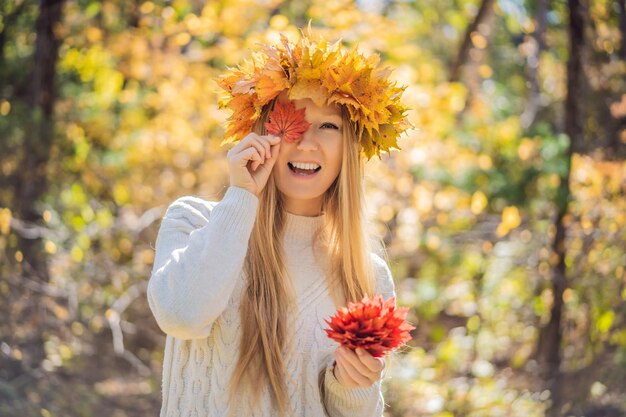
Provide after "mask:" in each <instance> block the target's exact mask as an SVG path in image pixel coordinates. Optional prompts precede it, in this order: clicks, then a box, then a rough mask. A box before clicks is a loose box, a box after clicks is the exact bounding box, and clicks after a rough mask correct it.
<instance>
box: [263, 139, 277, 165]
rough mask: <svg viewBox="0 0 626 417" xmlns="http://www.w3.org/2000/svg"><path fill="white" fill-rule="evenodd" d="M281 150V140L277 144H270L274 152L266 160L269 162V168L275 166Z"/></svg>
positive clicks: (271, 150)
mask: <svg viewBox="0 0 626 417" xmlns="http://www.w3.org/2000/svg"><path fill="white" fill-rule="evenodd" d="M279 150H280V142H278V143H277V144H276V145H271V146H270V153H271V154H272V156H271V157H270V158H269V159H268V160H267V161H265V163H266V164H268V168H271V167H273V166H274V164H275V163H276V160H277V159H278V153H279Z"/></svg>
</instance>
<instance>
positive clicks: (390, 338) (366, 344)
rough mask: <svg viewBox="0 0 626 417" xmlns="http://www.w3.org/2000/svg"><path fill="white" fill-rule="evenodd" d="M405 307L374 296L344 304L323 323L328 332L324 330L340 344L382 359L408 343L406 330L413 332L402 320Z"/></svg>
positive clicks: (392, 299) (390, 300) (379, 296)
mask: <svg viewBox="0 0 626 417" xmlns="http://www.w3.org/2000/svg"><path fill="white" fill-rule="evenodd" d="M408 311H409V309H408V307H396V299H395V297H392V298H389V299H388V300H387V301H384V300H383V297H382V295H380V294H377V295H376V296H375V297H374V298H369V297H368V296H367V294H366V295H365V297H364V298H363V300H362V301H360V302H357V303H353V302H348V307H347V308H346V307H342V308H340V309H339V310H337V312H336V313H335V315H333V316H332V317H331V318H330V321H329V320H324V321H325V322H326V323H327V324H328V325H329V326H330V329H324V330H325V331H326V334H327V335H328V337H330V338H331V339H333V340H334V341H336V342H339V343H341V345H343V346H346V347H349V348H350V349H353V350H354V349H356V348H358V347H360V348H362V349H365V350H366V351H368V352H369V353H370V354H371V355H372V356H374V357H377V358H378V357H381V356H384V355H385V353H387V352H388V351H391V350H394V349H396V348H398V347H400V346H401V345H402V344H404V343H405V342H407V341H409V340H411V335H410V334H409V331H410V330H413V329H415V326H412V325H411V324H409V323H408V322H406V321H405V320H404V319H405V317H406V315H407V313H408Z"/></svg>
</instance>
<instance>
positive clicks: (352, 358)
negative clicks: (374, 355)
mask: <svg viewBox="0 0 626 417" xmlns="http://www.w3.org/2000/svg"><path fill="white" fill-rule="evenodd" d="M339 351H340V352H341V354H342V355H343V356H344V357H345V359H346V360H347V361H348V362H349V363H350V365H352V367H353V368H354V369H355V370H356V371H357V372H359V373H360V374H361V375H363V376H364V377H366V378H368V379H373V378H375V379H377V378H378V372H374V371H372V370H370V369H369V368H368V367H367V366H365V365H364V364H363V363H362V362H361V359H359V357H358V356H357V354H356V353H354V352H353V351H352V350H351V349H346V348H341V349H339Z"/></svg>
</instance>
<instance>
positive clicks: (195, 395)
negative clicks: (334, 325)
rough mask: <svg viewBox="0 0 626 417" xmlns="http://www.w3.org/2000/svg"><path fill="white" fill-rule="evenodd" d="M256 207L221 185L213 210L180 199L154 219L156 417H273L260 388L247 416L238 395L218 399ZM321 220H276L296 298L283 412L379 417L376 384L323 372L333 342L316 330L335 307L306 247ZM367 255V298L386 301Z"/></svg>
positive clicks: (386, 279)
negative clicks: (372, 283) (356, 383)
mask: <svg viewBox="0 0 626 417" xmlns="http://www.w3.org/2000/svg"><path fill="white" fill-rule="evenodd" d="M258 205H259V199H258V197H257V196H256V195H254V194H253V193H251V192H249V191H247V190H245V189H243V188H239V187H236V186H230V187H229V188H228V189H227V191H226V193H225V195H224V197H223V199H222V200H221V201H220V202H213V201H206V200H203V199H201V198H198V197H192V196H185V197H181V198H179V199H177V200H176V201H174V202H173V203H172V204H171V205H170V206H169V207H168V209H167V211H166V213H165V216H164V217H163V221H162V222H161V227H160V229H159V233H158V236H157V239H156V245H155V249H156V254H155V260H154V267H153V269H152V275H151V277H150V280H149V282H148V292H147V297H148V302H149V305H150V309H151V310H152V313H153V315H154V317H155V319H156V321H157V324H158V325H159V327H160V328H161V330H162V331H163V332H164V333H165V334H166V341H165V352H164V358H163V381H162V400H163V401H162V406H161V413H160V417H181V416H183V417H188V416H189V417H207V416H225V415H226V414H227V412H228V411H229V406H230V407H235V410H234V411H235V415H237V416H241V417H244V416H245V417H250V416H259V417H261V416H263V417H270V416H274V415H276V412H275V411H274V410H273V408H272V404H271V401H270V395H269V392H268V389H267V388H265V389H264V390H263V391H262V397H261V402H260V405H259V406H257V407H255V408H252V407H251V405H250V404H249V401H248V398H247V396H243V395H242V397H241V401H238V402H237V404H228V403H227V398H228V397H227V395H226V393H227V388H228V381H229V379H230V376H231V375H232V373H233V371H234V369H235V363H236V361H237V358H238V355H239V340H240V336H241V323H240V317H239V299H240V296H241V292H242V290H243V288H244V282H245V276H244V273H243V265H244V259H245V256H246V252H247V248H248V241H249V238H250V235H251V233H252V228H253V226H254V222H255V217H256V212H257V208H258ZM323 216H324V215H321V216H317V217H307V216H299V215H294V214H291V213H287V217H286V224H285V236H284V241H283V247H284V249H285V255H286V264H287V265H286V267H287V271H288V273H289V276H290V277H291V279H292V280H293V286H294V289H295V291H296V296H297V300H298V308H297V311H296V312H295V313H294V315H293V317H291V318H290V319H291V320H293V321H292V322H290V323H291V325H293V328H294V329H296V330H295V331H296V334H295V335H294V338H295V339H294V344H293V345H294V348H293V349H292V350H290V351H289V353H288V354H287V355H286V367H287V369H286V370H287V374H288V376H289V378H288V381H287V386H288V389H289V396H290V401H291V406H292V408H293V412H294V415H295V416H307V417H316V416H320V417H323V416H330V417H352V416H354V417H356V416H358V417H380V416H382V414H383V409H384V399H383V395H382V391H381V381H378V382H376V383H374V384H373V385H372V386H370V387H367V388H347V387H344V386H343V385H341V384H340V383H339V382H338V381H337V379H335V377H334V376H333V373H332V366H333V362H334V360H335V357H334V351H335V349H336V348H337V346H338V344H337V342H335V341H333V340H331V339H329V338H328V337H327V336H326V333H325V332H324V330H323V329H324V328H326V327H327V325H326V323H325V322H324V319H326V318H329V317H330V316H331V315H332V314H334V313H335V311H336V306H335V305H334V302H333V301H332V298H331V296H330V289H329V287H328V284H327V280H326V279H325V277H324V273H323V271H322V269H321V268H320V267H319V265H318V264H317V263H316V261H315V258H314V255H313V250H312V247H311V240H312V235H313V232H314V231H315V230H316V229H317V228H319V227H320V226H321V225H322V224H323V221H324V217H323ZM371 257H372V261H373V263H374V265H375V269H376V275H377V284H376V292H377V293H381V294H383V298H384V299H388V298H390V297H393V296H395V290H394V284H393V280H392V276H391V272H390V270H389V267H388V265H387V263H386V262H385V261H384V260H383V259H382V258H381V257H380V256H378V255H377V254H374V253H372V254H371ZM331 285H333V286H335V285H338V281H337V280H335V281H332V284H331Z"/></svg>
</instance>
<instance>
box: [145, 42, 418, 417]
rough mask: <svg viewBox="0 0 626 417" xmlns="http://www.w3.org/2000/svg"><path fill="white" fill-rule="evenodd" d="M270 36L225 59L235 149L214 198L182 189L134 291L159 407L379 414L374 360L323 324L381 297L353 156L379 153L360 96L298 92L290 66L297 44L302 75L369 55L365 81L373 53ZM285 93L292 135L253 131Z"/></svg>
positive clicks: (382, 281) (382, 270) (383, 284)
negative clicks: (272, 43) (144, 316)
mask: <svg viewBox="0 0 626 417" xmlns="http://www.w3.org/2000/svg"><path fill="white" fill-rule="evenodd" d="M283 43H284V46H285V47H284V48H282V49H281V48H278V49H277V48H274V47H270V48H268V49H266V54H267V55H266V59H265V60H264V61H262V62H257V63H256V65H255V66H253V67H251V68H250V73H246V72H245V71H246V70H241V69H239V70H237V71H236V72H235V73H234V74H233V75H232V76H231V78H224V79H223V80H222V82H221V85H222V86H223V87H224V88H226V90H227V91H228V92H229V94H230V97H231V100H230V101H229V104H231V105H232V106H239V107H238V110H237V111H234V114H233V116H232V117H231V118H230V119H229V129H228V130H227V136H229V135H230V136H229V137H230V138H231V141H236V140H238V143H237V144H236V145H235V146H233V147H232V148H231V149H230V150H229V151H228V153H227V159H228V167H229V178H230V186H229V187H228V189H227V190H226V193H225V194H224V197H223V198H222V199H221V201H219V202H213V201H206V200H203V199H201V198H198V197H193V196H185V197H181V198H179V199H177V200H176V201H174V202H173V203H172V204H171V205H170V206H169V208H168V209H167V211H166V213H165V216H164V218H163V221H162V223H161V227H160V229H159V233H158V236H157V240H156V255H155V261H154V268H153V272H152V275H151V277H150V280H149V283H148V294H147V296H148V301H149V305H150V308H151V310H152V312H153V314H154V316H155V319H156V321H157V323H158V325H159V327H160V328H161V329H162V330H163V332H165V333H166V335H167V337H166V345H165V353H164V363H163V386H162V389H163V404H162V409H161V417H170V416H172V417H174V416H176V417H178V416H198V417H203V416H226V415H230V416H246V417H249V416H267V417H270V416H278V415H287V416H311V417H315V416H320V417H321V416H325V415H326V416H331V417H349V416H359V417H368V416H372V417H373V416H376V417H380V416H382V413H383V408H384V399H383V396H382V392H381V377H382V375H383V372H384V368H385V361H384V359H382V358H375V357H373V356H372V355H370V354H369V353H368V352H367V351H364V350H361V349H357V351H352V350H350V349H345V348H338V344H337V343H336V342H334V341H333V340H331V339H329V338H328V337H327V335H326V334H325V332H324V328H327V327H328V326H327V325H326V323H325V322H324V319H329V317H330V316H331V315H333V314H334V313H335V311H336V310H337V308H339V307H341V306H345V305H346V304H347V301H359V300H361V298H362V297H363V296H364V295H365V294H369V295H373V294H382V295H383V298H384V299H388V298H390V297H394V296H395V292H394V284H393V280H392V276H391V273H390V270H389V267H388V265H387V263H386V261H385V260H384V259H383V258H382V257H381V256H379V255H378V254H376V253H375V252H374V251H373V250H372V244H371V239H370V237H369V236H367V233H366V231H365V230H366V228H365V226H364V224H365V219H364V213H365V210H364V209H365V206H364V196H363V182H362V181H363V172H364V171H363V165H364V162H365V161H364V158H363V156H364V154H366V153H364V150H370V151H371V150H372V149H375V150H381V149H382V150H386V149H388V147H387V148H385V146H384V145H381V143H382V140H381V141H380V142H378V143H376V141H375V139H376V138H377V136H375V134H372V133H371V132H370V131H368V130H367V123H368V120H367V119H365V118H359V114H360V113H358V112H359V111H363V110H366V109H361V108H356V107H357V106H358V105H361V106H362V105H363V102H364V101H365V98H366V97H365V96H361V97H360V96H358V94H356V93H354V94H352V95H351V96H350V97H347V94H345V95H344V94H341V95H337V96H334V97H335V98H336V99H335V100H332V99H326V100H321V99H320V95H319V94H312V95H311V97H312V98H311V97H305V95H306V94H310V93H311V90H310V89H304V90H303V89H302V88H300V87H301V86H300V87H299V86H298V84H297V81H295V80H296V78H297V77H295V75H297V73H298V71H299V70H300V69H303V68H309V69H310V68H314V67H313V66H311V65H309V66H307V65H306V62H307V56H305V52H303V51H306V54H309V55H310V56H313V54H314V53H315V52H317V53H318V54H319V55H318V57H321V56H323V57H324V59H322V60H321V61H320V60H319V59H318V61H316V62H317V65H325V67H324V68H325V72H321V73H317V74H325V75H324V76H329V74H330V73H332V71H336V70H337V69H341V67H342V65H344V63H345V62H346V59H347V58H348V57H352V63H353V64H354V65H357V64H359V63H361V64H363V63H366V64H367V65H369V67H367V66H363V65H361V66H360V69H361V70H363V69H365V70H367V69H368V68H369V72H368V74H369V75H370V76H371V77H372V78H373V77H375V76H376V75H377V74H379V75H382V74H385V75H386V73H382V72H381V73H378V72H376V70H374V71H373V70H372V68H373V67H374V66H375V63H374V61H373V60H372V59H371V58H363V57H362V56H361V55H358V54H357V53H356V51H355V52H353V53H352V54H351V55H345V54H343V53H342V52H341V49H340V46H339V44H338V43H337V44H335V46H334V49H333V48H330V49H329V48H327V46H326V44H325V43H314V42H311V41H310V39H309V38H308V37H306V36H303V38H302V40H301V41H299V43H298V44H297V45H290V44H289V43H288V42H287V41H286V39H284V38H283ZM297 51H300V52H297ZM333 53H336V55H332V54H333ZM357 59H360V61H358V62H357V61H356V60H357ZM311 62H312V61H311ZM253 71H256V73H252V72H253ZM263 71H265V73H263ZM272 71H273V73H272ZM259 72H260V73H263V74H265V75H267V74H268V72H270V75H271V76H273V77H274V82H275V83H274V84H273V85H274V90H272V92H271V93H269V94H268V93H267V89H265V90H264V89H262V88H261V87H262V85H267V84H263V82H262V81H260V80H261V77H262V75H259V74H258V73H259ZM366 72H367V71H366ZM314 73H315V72H314ZM281 74H283V75H281ZM299 75H300V77H299V78H298V79H299V80H300V81H303V80H305V79H306V77H305V76H303V75H302V74H299ZM292 76H293V77H292ZM277 77H278V78H277ZM281 77H282V78H281ZM318 78H319V79H318V81H319V83H318V84H317V85H318V86H319V85H323V82H324V80H323V79H322V76H321V75H320V76H318ZM282 81H284V83H283V84H281V82H282ZM369 82H370V83H374V82H377V83H379V84H380V83H382V82H386V81H385V78H384V77H382V76H379V77H377V79H376V80H371V79H370V80H369ZM387 83H388V82H387ZM350 85H352V86H356V85H358V80H357V81H355V80H353V81H352V82H351V84H350ZM377 85H378V84H377ZM386 86H387V87H388V90H387V91H386V92H385V93H384V94H382V93H380V88H379V89H378V90H376V91H378V92H379V95H380V97H378V99H379V101H380V98H381V97H382V98H383V99H384V98H385V97H386V98H387V102H384V103H383V104H384V105H386V106H387V108H388V109H389V111H388V113H389V115H387V116H385V117H387V118H386V119H385V118H384V117H383V116H381V117H382V118H381V120H382V121H383V122H386V125H387V126H391V127H394V128H395V129H396V131H395V132H396V133H398V132H401V131H402V130H404V129H406V124H405V123H406V122H405V120H404V119H403V117H400V118H397V117H396V119H395V121H393V120H391V119H390V118H391V117H392V116H393V115H394V114H395V115H396V116H397V115H398V114H400V115H401V109H402V108H401V106H400V105H399V104H398V101H397V99H398V97H399V94H397V93H398V91H397V89H396V90H394V89H393V87H392V86H391V85H389V84H386ZM371 87H372V88H371V89H373V87H375V86H374V85H372V86H371ZM324 88H327V87H324ZM390 90H391V93H394V92H395V93H396V96H395V97H391V95H390V94H391V93H390ZM303 91H304V93H303ZM319 91H322V90H320V89H318V93H319ZM363 91H364V92H363V93H362V94H369V93H368V91H369V90H367V89H364V90H363ZM313 93H314V92H313ZM326 93H327V95H328V97H331V98H332V97H333V95H332V93H333V91H328V90H327V91H326ZM246 95H247V96H248V97H246ZM370 96H371V94H370ZM370 98H371V99H376V98H377V97H373V98H372V97H370ZM349 99H351V100H353V101H352V102H348V100H349ZM246 100H248V101H246ZM357 101H358V103H359V104H355V103H356V102H357ZM279 102H280V103H279ZM242 103H244V105H243V106H242ZM290 103H293V104H294V105H295V109H296V110H299V111H302V110H304V115H305V120H306V122H308V123H309V124H310V125H305V126H308V128H307V129H306V130H305V131H304V132H303V133H302V134H301V135H300V137H299V138H298V139H297V140H293V139H292V140H289V141H287V140H285V139H284V138H281V137H279V136H275V135H270V134H267V132H266V122H268V120H270V121H271V119H272V117H273V116H272V115H273V113H272V111H273V110H274V109H275V108H276V107H277V105H278V104H290ZM245 105H248V107H245ZM394 106H395V107H394ZM355 115H356V116H355ZM369 123H370V124H371V123H372V122H371V120H369ZM379 124H380V125H381V126H382V125H383V123H379ZM364 125H365V128H363V126H364ZM384 129H385V127H381V128H380V130H381V131H382V130H384ZM387 129H388V128H387ZM233 132H235V133H233ZM246 132H247V133H246ZM387 132H389V130H387ZM396 136H397V135H396ZM233 138H234V139H233ZM378 138H379V139H380V137H378ZM366 141H369V142H367V143H366ZM225 142H226V141H225ZM370 156H371V155H370Z"/></svg>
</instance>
